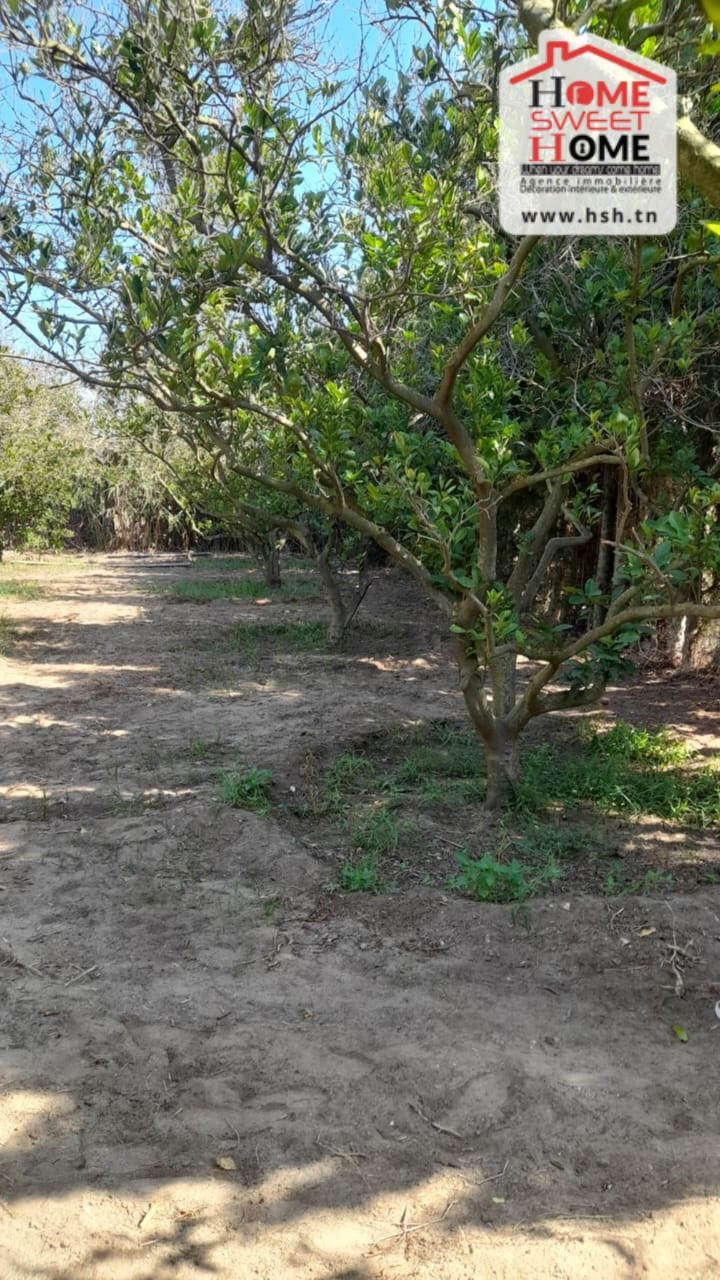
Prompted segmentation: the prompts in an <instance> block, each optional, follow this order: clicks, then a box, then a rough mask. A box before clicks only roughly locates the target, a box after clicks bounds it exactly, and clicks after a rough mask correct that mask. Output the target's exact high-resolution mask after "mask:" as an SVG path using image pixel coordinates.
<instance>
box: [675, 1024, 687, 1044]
mask: <svg viewBox="0 0 720 1280" xmlns="http://www.w3.org/2000/svg"><path fill="white" fill-rule="evenodd" d="M672 1033H673V1035H674V1036H675V1038H676V1040H680V1041H681V1043H682V1044H687V1038H688V1033H687V1031H686V1030H685V1028H684V1027H681V1026H680V1023H679V1022H676V1023H675V1026H674V1027H673V1029H672Z"/></svg>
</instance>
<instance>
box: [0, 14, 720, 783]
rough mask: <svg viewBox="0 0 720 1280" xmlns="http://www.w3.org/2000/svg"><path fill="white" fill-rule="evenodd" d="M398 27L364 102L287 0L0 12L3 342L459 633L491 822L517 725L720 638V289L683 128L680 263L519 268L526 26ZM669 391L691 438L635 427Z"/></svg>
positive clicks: (695, 161) (526, 251) (642, 248)
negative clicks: (695, 626)
mask: <svg viewBox="0 0 720 1280" xmlns="http://www.w3.org/2000/svg"><path fill="white" fill-rule="evenodd" d="M575 17H576V21H577V23H578V24H582V22H583V17H584V15H583V13H582V12H581V11H580V12H577V13H576V15H575ZM587 17H588V21H596V20H599V18H598V11H597V10H596V8H595V6H592V8H591V9H590V10H588V11H587ZM511 18H512V15H511ZM387 20H388V23H389V24H390V25H389V27H388V28H387V33H386V34H385V33H384V31H381V35H383V38H387V40H389V41H392V40H393V39H394V34H393V33H394V31H395V29H396V28H397V27H398V25H399V24H400V25H401V24H402V23H405V24H406V25H405V26H404V27H403V28H402V30H403V32H404V34H403V35H402V36H401V37H400V38H399V39H398V40H397V41H395V43H394V46H393V48H394V54H395V58H396V63H397V65H396V64H393V65H394V69H393V71H392V73H390V72H387V73H382V71H381V70H380V69H379V67H378V66H372V67H368V66H362V67H361V69H360V74H359V75H358V74H357V71H353V73H352V74H351V72H350V70H349V69H343V68H342V67H341V68H339V69H338V68H337V67H328V66H326V65H323V59H322V57H321V46H320V45H319V44H318V42H317V39H316V36H317V30H318V29H317V24H316V23H315V22H314V21H310V20H309V19H308V15H307V14H305V13H301V12H300V11H299V10H296V9H295V7H294V5H292V4H290V3H288V0H273V2H272V3H269V4H266V5H264V6H260V5H258V4H255V3H251V4H248V5H247V6H246V7H245V8H243V9H242V10H241V11H237V12H230V13H226V12H222V11H220V10H215V9H213V8H212V7H211V6H210V5H205V4H198V3H194V2H193V0H188V2H187V3H184V4H182V5H179V6H176V7H174V8H172V9H170V8H169V7H168V6H167V5H165V4H163V3H157V2H156V0H149V2H147V3H141V4H138V3H132V4H121V5H113V6H112V7H110V8H108V10H107V11H106V12H103V13H101V12H99V11H98V12H96V13H95V14H94V15H93V17H92V20H91V21H90V23H89V25H85V26H83V25H82V23H81V21H80V19H79V16H78V12H77V10H76V9H75V8H73V7H72V6H68V8H67V9H63V8H62V6H59V7H55V8H53V9H52V10H48V9H47V7H46V6H45V5H42V4H39V3H34V2H33V0H29V2H28V3H20V4H18V3H17V0H12V3H8V2H7V0H6V2H5V3H4V4H3V3H0V38H4V41H5V44H6V49H7V58H8V65H9V66H10V68H11V77H12V82H13V86H14V89H15V92H16V93H17V95H18V98H19V100H20V102H21V103H22V104H23V105H22V109H21V110H20V111H19V113H18V118H17V122H16V124H15V126H14V127H13V129H12V130H11V131H10V132H9V134H8V136H7V137H6V138H5V142H4V148H3V154H4V155H5V157H6V163H7V157H9V158H10V164H9V167H8V170H7V173H6V177H5V203H4V206H3V210H2V224H1V234H0V284H1V286H2V288H1V292H0V313H2V314H3V315H4V317H5V318H6V320H8V321H9V322H11V323H12V324H14V325H15V326H16V327H17V328H19V329H20V330H21V331H22V332H24V333H25V334H26V336H27V337H28V338H30V339H32V340H33V341H34V342H36V343H37V344H39V345H40V346H41V347H42V348H43V349H44V350H45V351H46V352H47V353H48V355H49V356H51V357H52V358H53V359H54V360H56V361H58V362H59V363H60V364H61V365H64V366H65V367H66V368H67V369H70V370H72V371H73V372H75V373H78V374H81V375H82V376H83V377H84V378H85V379H86V380H87V381H88V382H89V383H90V384H91V385H96V386H100V387H103V388H107V389H109V390H110V391H114V392H122V393H124V394H128V395H133V394H138V395H142V396H143V397H145V398H146V399H147V400H148V401H150V402H151V403H152V404H154V405H155V406H156V407H157V408H158V409H159V410H161V411H162V412H163V413H164V414H168V413H169V414H175V415H176V416H177V421H178V423H180V422H182V423H183V424H184V426H183V431H185V432H187V431H188V429H189V428H188V424H192V425H191V428H190V430H191V434H192V438H193V440H194V442H195V445H196V447H197V449H198V450H199V451H200V452H201V453H202V454H204V455H205V456H207V457H208V458H211V459H212V460H213V462H212V466H213V468H214V474H215V475H216V476H217V477H218V478H219V479H220V480H221V481H222V483H223V486H224V488H225V491H226V493H229V492H231V491H232V489H233V487H235V492H236V494H238V495H239V499H238V500H239V501H240V502H241V503H244V504H245V505H246V507H247V508H248V510H249V509H250V508H253V509H254V510H255V511H256V512H257V511H261V510H263V509H265V510H267V509H268V508H267V506H264V503H265V502H267V501H268V499H267V498H266V499H264V500H263V501H260V500H259V499H258V498H257V495H258V494H259V493H261V492H262V493H264V494H266V495H272V498H273V501H274V502H276V503H277V505H276V509H275V514H274V515H273V519H274V520H276V521H277V520H280V519H281V518H282V517H281V512H282V511H284V515H285V518H286V519H287V520H295V517H296V513H297V512H303V513H305V518H306V519H307V518H313V519H316V520H319V521H321V522H324V523H325V526H326V527H328V528H332V527H333V525H334V524H335V523H336V522H338V521H341V522H343V523H344V524H345V525H346V526H348V527H349V528H350V529H352V530H354V531H355V533H356V534H357V535H358V536H360V537H363V538H369V539H372V540H373V541H374V542H376V543H377V544H378V545H379V546H380V547H381V548H383V550H384V551H385V552H386V553H387V554H388V555H389V556H390V557H391V558H392V559H393V560H394V561H395V562H396V563H397V564H398V565H399V566H400V567H401V568H402V569H403V570H404V571H405V572H407V573H409V574H410V575H411V576H412V577H413V578H414V579H415V580H416V582H417V583H418V584H419V585H420V586H421V587H422V589H423V590H424V592H425V593H426V596H427V598H428V600H429V601H430V602H431V603H432V604H433V605H434V606H436V607H438V608H439V609H441V610H442V611H443V612H444V614H445V615H446V617H447V620H448V626H449V628H450V629H451V631H452V633H453V636H454V639H455V646H456V655H457V663H458V671H459V679H460V687H461V689H462V692H463V696H464V698H465V702H466V705H467V709H468V712H469V715H470V717H471V719H472V722H473V724H474V726H475V728H476V729H477V731H478V733H479V735H480V737H481V738H482V741H483V743H484V746H485V750H486V755H487V763H488V800H489V802H490V803H492V804H496V803H499V802H500V801H501V800H502V798H503V796H504V795H505V794H506V792H507V789H508V787H509V786H510V785H511V784H512V780H513V778H514V777H515V776H516V774H517V769H518V740H519V737H520V734H521V733H522V730H523V729H524V728H525V726H526V725H527V724H528V722H529V721H530V720H531V719H532V718H533V717H535V716H538V715H541V714H543V713H545V712H551V711H554V710H558V709H562V708H566V707H571V706H578V705H584V704H587V703H589V702H592V701H593V700H595V699H596V698H597V697H598V696H599V694H600V692H601V691H602V689H603V688H604V685H605V682H606V681H607V680H608V678H609V677H610V676H611V675H612V674H613V673H614V672H617V671H618V670H621V669H622V668H623V666H624V664H625V662H626V651H627V650H628V648H629V647H630V646H632V645H633V644H635V643H636V642H637V640H638V638H639V636H640V634H641V632H642V629H643V627H645V626H646V625H647V624H648V623H650V622H654V621H656V620H657V619H660V618H678V617H695V618H702V617H714V616H717V615H718V614H720V608H718V607H717V605H716V604H715V603H714V600H713V598H712V595H711V593H710V592H709V585H710V584H711V583H712V581H713V576H714V575H715V573H716V571H717V565H718V540H717V522H716V514H715V513H716V505H717V503H718V501H719V500H720V492H719V491H718V487H717V485H716V483H715V480H714V475H713V470H714V458H713V457H708V456H707V451H706V456H705V458H703V457H702V456H701V454H702V450H699V449H698V448H697V447H696V439H695V437H696V435H697V430H696V428H695V427H693V432H692V436H691V437H690V436H688V433H687V431H685V434H683V432H684V427H686V426H687V422H686V421H685V419H687V417H688V413H687V412H686V408H687V404H688V394H689V393H688V380H689V378H690V374H691V373H694V375H695V376H696V377H697V376H698V370H699V369H701V367H702V359H701V351H702V342H703V334H704V328H703V326H704V325H705V324H706V320H705V319H704V317H705V312H706V309H707V305H708V297H709V296H711V295H713V290H715V288H716V284H715V275H716V272H717V269H718V253H717V249H716V248H715V247H714V246H713V245H712V244H710V243H706V242H705V239H704V232H703V230H702V221H703V217H704V214H705V213H706V212H707V211H706V209H705V208H704V207H698V203H697V202H698V196H697V194H696V192H697V190H699V191H700V192H701V193H702V195H703V197H707V198H709V199H712V198H715V197H716V196H717V195H718V189H717V175H718V160H719V159H720V151H718V148H717V147H715V146H714V144H713V142H712V141H711V140H710V139H708V138H706V137H703V135H701V134H700V133H699V132H698V131H697V129H695V126H689V125H688V127H687V128H685V131H684V133H683V132H682V130H681V150H680V154H681V160H682V165H683V172H684V173H685V174H686V175H687V177H688V178H689V179H692V180H693V181H694V183H695V190H694V193H693V194H692V195H689V196H687V197H686V205H685V213H684V216H683V219H682V220H681V225H680V229H679V231H678V234H677V236H676V237H674V238H668V239H667V240H665V241H663V242H662V243H660V242H657V244H655V243H653V242H650V241H645V242H639V241H638V242H628V243H616V242H605V243H604V245H603V246H601V247H598V245H597V242H596V243H595V244H592V245H591V244H589V243H588V242H585V243H582V242H572V241H562V242H555V243H550V244H548V243H545V244H543V243H542V242H538V240H537V239H535V238H531V237H528V238H525V239H523V240H520V241H518V242H511V241H509V239H508V237H506V236H505V235H503V233H502V232H501V231H500V230H499V228H498V225H497V219H496V197H495V192H494V188H493V177H492V161H493V157H494V155H495V153H496V125H497V121H496V90H497V72H498V69H499V66H500V65H501V63H502V60H503V58H508V59H512V58H514V57H515V56H517V52H518V32H519V31H521V30H522V24H524V27H525V30H526V31H528V32H529V33H530V34H531V35H533V34H536V31H537V29H538V23H540V22H544V21H546V20H549V19H548V15H547V13H546V12H545V9H544V8H543V6H542V5H541V4H540V5H538V4H535V3H534V0H533V2H532V3H530V4H528V5H520V6H519V8H518V10H517V12H516V14H515V16H514V18H512V20H508V18H506V17H505V16H502V15H499V16H498V17H497V18H496V19H495V22H494V27H493V24H492V23H490V24H488V21H487V20H486V19H483V20H481V21H477V20H476V19H474V17H473V13H472V11H471V10H470V9H465V8H464V7H463V6H460V5H457V4H455V3H447V4H444V3H443V4H440V5H433V6H432V7H431V6H428V5H416V6H412V7H410V6H408V7H407V8H405V7H402V6H399V5H398V4H397V3H393V5H392V6H389V7H388V15H387ZM407 24H409V25H407ZM610 25H611V24H610ZM408 34H409V36H410V38H408ZM604 34H608V31H607V29H605V31H604ZM378 38H379V37H378ZM648 38H651V37H648ZM641 48H642V49H643V50H644V51H648V50H647V49H646V48H645V45H644V43H642V42H641ZM374 51H375V54H376V55H377V57H376V60H377V59H379V60H380V61H382V50H381V52H380V53H379V54H377V47H376V45H375V46H374ZM358 56H359V57H361V56H362V55H361V51H360V52H359V55H358ZM708 93H709V90H708ZM706 96H708V94H706ZM693 129H695V133H697V137H698V138H699V139H700V142H699V143H698V144H697V145H695V144H696V142H697V139H696V138H695V134H694V133H692V130H693ZM683 138H684V141H682V139H683ZM693 236H694V237H695V241H694V242H693ZM698 257H699V258H700V259H701V261H700V262H697V263H696V260H697V259H698ZM691 263H692V268H693V271H692V273H691V274H692V275H693V283H692V284H691V285H690V287H688V285H689V281H688V280H687V279H686V277H687V275H688V272H690V266H691ZM696 267H697V269H695V268H696ZM593 317H594V318H595V319H596V320H597V325H596V326H595V328H593V325H592V323H591V320H592V318H593ZM671 385H672V386H673V387H675V388H676V392H675V393H674V394H675V399H676V401H678V403H679V402H682V403H681V404H680V412H679V413H677V412H675V409H674V407H673V404H672V403H671V404H670V405H669V406H668V405H667V404H665V403H663V404H662V405H659V406H658V405H656V404H653V403H652V402H651V401H650V400H648V390H649V389H652V388H653V387H657V386H660V387H661V388H663V387H665V388H667V387H670V386H671ZM678 388H679V389H678ZM711 402H712V395H711V396H710V398H709V400H708V404H710V403H711ZM683 405H684V406H685V409H683V407H682V406H683ZM683 413H684V414H685V419H684V418H683ZM701 427H702V424H701ZM679 437H682V439H680V438H679ZM679 444H682V445H683V446H684V450H685V451H684V453H683V452H680V453H679V452H678V451H677V450H678V447H679ZM711 453H712V451H711ZM680 462H681V464H682V466H681V468H680V466H679V463H680ZM680 470H681V472H682V473H681V474H679V471H680ZM237 486H240V488H238V487H237ZM283 504H285V505H284V507H283ZM277 527H282V526H281V525H280V524H278V525H277ZM588 550H590V551H592V554H593V556H594V566H595V569H594V571H593V572H592V573H591V574H590V575H589V576H587V577H582V578H580V579H578V578H577V574H576V572H575V569H576V568H577V565H578V564H579V563H580V561H579V560H578V558H577V557H578V554H579V553H580V552H582V553H583V554H585V553H586V552H587V551H588ZM559 564H566V565H571V566H572V569H573V572H572V574H571V581H570V583H569V584H568V585H569V586H570V588H571V589H570V590H569V591H567V592H565V595H564V600H563V609H562V612H561V616H560V614H559V611H558V609H557V607H553V601H552V590H551V588H552V586H553V583H555V584H557V576H558V575H557V566H558V565H559Z"/></svg>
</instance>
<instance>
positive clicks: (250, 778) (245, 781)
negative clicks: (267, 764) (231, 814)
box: [220, 765, 273, 813]
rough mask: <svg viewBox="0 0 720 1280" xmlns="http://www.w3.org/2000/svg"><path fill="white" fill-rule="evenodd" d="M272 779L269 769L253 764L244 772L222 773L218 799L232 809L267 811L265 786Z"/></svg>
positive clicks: (254, 811)
mask: <svg viewBox="0 0 720 1280" xmlns="http://www.w3.org/2000/svg"><path fill="white" fill-rule="evenodd" d="M272 780H273V779H272V774H271V773H270V770H269V769H258V768H256V767H255V766H254V765H252V766H251V767H250V768H249V769H246V770H245V772H244V773H223V774H222V775H221V777H220V799H221V800H222V802H223V804H228V805H230V807H231V808H233V809H249V810H250V811H251V812H252V813H267V812H268V809H269V808H270V799H269V796H268V794H267V788H268V787H269V786H270V784H271V782H272Z"/></svg>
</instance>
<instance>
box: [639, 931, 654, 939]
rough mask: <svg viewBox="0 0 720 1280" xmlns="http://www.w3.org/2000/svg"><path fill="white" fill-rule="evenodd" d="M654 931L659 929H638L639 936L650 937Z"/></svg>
mask: <svg viewBox="0 0 720 1280" xmlns="http://www.w3.org/2000/svg"><path fill="white" fill-rule="evenodd" d="M654 933H657V929H638V938H650V937H652V935H653V934H654Z"/></svg>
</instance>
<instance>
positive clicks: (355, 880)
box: [340, 853, 389, 893]
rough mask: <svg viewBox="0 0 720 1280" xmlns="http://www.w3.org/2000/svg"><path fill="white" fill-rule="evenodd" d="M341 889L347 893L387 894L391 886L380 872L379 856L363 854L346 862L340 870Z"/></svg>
mask: <svg viewBox="0 0 720 1280" xmlns="http://www.w3.org/2000/svg"><path fill="white" fill-rule="evenodd" d="M340 888H341V889H344V890H345V892H346V893H387V891H388V888H389V885H388V884H387V882H386V881H385V880H383V878H382V876H381V875H380V872H379V870H378V862H377V855H375V854H372V853H363V854H362V855H361V856H360V857H359V858H356V859H355V860H354V861H352V862H351V861H349V860H348V861H346V862H344V863H343V865H342V868H341V870H340Z"/></svg>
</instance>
